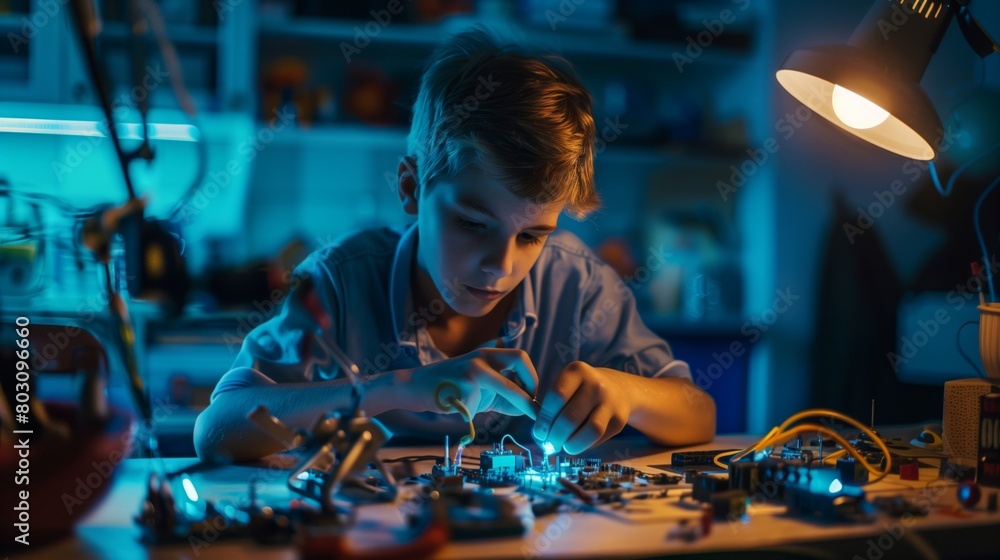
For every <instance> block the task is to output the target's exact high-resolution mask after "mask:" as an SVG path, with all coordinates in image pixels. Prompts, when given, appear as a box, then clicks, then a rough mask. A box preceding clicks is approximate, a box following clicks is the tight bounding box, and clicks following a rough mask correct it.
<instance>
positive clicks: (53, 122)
mask: <svg viewBox="0 0 1000 560" xmlns="http://www.w3.org/2000/svg"><path fill="white" fill-rule="evenodd" d="M117 126H118V131H119V132H118V136H119V138H121V139H123V140H141V139H142V136H140V133H141V132H142V125H140V124H139V123H118V124H117ZM103 127H104V123H101V122H97V121H72V120H65V119H21V118H14V117H0V132H19V133H22V134H55V135H60V136H89V137H97V138H101V137H104V136H105V134H104V130H103ZM148 128H149V138H150V140H177V141H180V142H197V141H198V139H199V138H200V136H201V135H200V134H199V132H198V128H197V127H195V126H192V125H190V124H166V123H150V124H149V126H148Z"/></svg>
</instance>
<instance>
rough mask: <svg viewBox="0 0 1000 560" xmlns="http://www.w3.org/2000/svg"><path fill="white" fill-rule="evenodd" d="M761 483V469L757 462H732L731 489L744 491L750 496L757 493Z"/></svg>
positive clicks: (730, 465)
mask: <svg viewBox="0 0 1000 560" xmlns="http://www.w3.org/2000/svg"><path fill="white" fill-rule="evenodd" d="M759 483H760V467H759V466H758V465H757V463H755V462H750V461H746V462H739V461H737V462H730V463H729V487H730V488H733V489H739V490H743V491H744V492H746V493H748V494H753V493H754V492H756V491H757V486H758V484H759Z"/></svg>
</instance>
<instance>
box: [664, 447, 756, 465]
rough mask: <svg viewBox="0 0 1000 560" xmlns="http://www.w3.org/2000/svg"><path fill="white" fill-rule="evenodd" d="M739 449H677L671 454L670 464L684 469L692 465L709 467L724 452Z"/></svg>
mask: <svg viewBox="0 0 1000 560" xmlns="http://www.w3.org/2000/svg"><path fill="white" fill-rule="evenodd" d="M735 451H739V450H738V449H717V450H714V451H676V452H674V453H672V454H671V455H670V465H671V466H673V467H679V468H683V469H690V468H692V467H709V466H713V465H715V462H714V459H715V457H716V456H717V455H720V454H722V453H732V452H735Z"/></svg>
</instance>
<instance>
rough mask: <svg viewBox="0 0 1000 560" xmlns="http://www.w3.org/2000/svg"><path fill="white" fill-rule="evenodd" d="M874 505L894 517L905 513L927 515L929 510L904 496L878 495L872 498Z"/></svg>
mask: <svg viewBox="0 0 1000 560" xmlns="http://www.w3.org/2000/svg"><path fill="white" fill-rule="evenodd" d="M872 505H874V506H875V508H876V509H878V510H880V511H883V512H885V514H886V515H889V516H892V517H902V516H903V515H906V514H909V515H920V516H924V515H927V510H925V509H921V508H920V507H917V506H916V505H915V504H913V503H912V502H910V501H909V500H907V499H906V498H903V497H902V496H878V497H876V498H875V499H873V500H872Z"/></svg>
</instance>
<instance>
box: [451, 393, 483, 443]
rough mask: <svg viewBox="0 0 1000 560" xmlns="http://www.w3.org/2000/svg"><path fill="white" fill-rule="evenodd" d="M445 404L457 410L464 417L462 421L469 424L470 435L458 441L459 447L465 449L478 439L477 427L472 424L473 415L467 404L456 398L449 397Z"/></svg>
mask: <svg viewBox="0 0 1000 560" xmlns="http://www.w3.org/2000/svg"><path fill="white" fill-rule="evenodd" d="M445 402H446V403H448V404H450V405H452V406H454V407H455V408H457V409H458V413H459V414H461V415H462V419H463V420H465V421H466V422H468V423H469V435H466V436H462V439H460V440H459V441H458V445H460V446H462V447H465V446H466V445H469V444H470V443H472V442H473V441H475V439H476V425H475V424H473V423H472V414H471V413H470V412H469V409H468V408H466V406H465V404H463V403H462V401H460V400H458V399H456V398H455V397H448V398H447V399H445Z"/></svg>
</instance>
